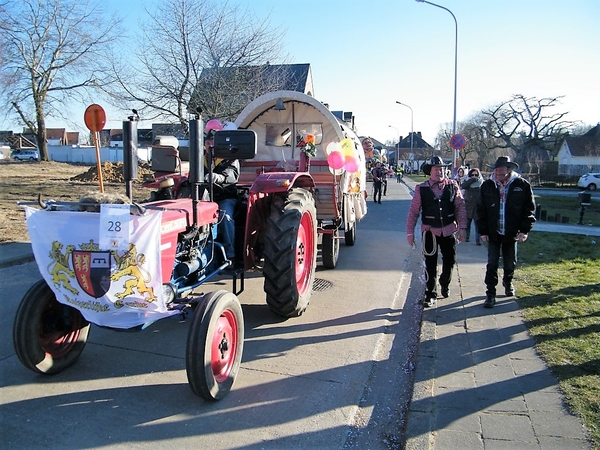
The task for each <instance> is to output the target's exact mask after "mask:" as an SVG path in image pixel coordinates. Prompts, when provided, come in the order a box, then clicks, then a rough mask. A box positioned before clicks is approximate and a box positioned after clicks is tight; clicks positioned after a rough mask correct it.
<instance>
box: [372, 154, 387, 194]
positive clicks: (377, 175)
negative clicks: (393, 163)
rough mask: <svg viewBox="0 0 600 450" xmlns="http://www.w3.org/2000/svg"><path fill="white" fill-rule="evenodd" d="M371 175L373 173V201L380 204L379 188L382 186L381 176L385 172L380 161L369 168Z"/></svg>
mask: <svg viewBox="0 0 600 450" xmlns="http://www.w3.org/2000/svg"><path fill="white" fill-rule="evenodd" d="M371 175H373V201H375V203H379V204H381V189H382V187H383V177H384V176H385V174H384V171H383V168H382V167H381V163H380V162H377V163H376V164H375V167H374V168H373V170H371Z"/></svg>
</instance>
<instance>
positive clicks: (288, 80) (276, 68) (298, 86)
mask: <svg viewBox="0 0 600 450" xmlns="http://www.w3.org/2000/svg"><path fill="white" fill-rule="evenodd" d="M278 72H279V73H281V72H285V73H286V76H285V78H284V80H285V83H284V85H283V86H282V87H281V88H280V89H279V90H282V91H297V92H304V93H306V94H309V95H313V93H312V92H306V90H307V88H308V89H309V90H311V91H312V86H309V84H310V77H309V76H310V64H275V65H268V66H267V68H266V70H265V75H267V76H271V75H275V74H277V73H278Z"/></svg>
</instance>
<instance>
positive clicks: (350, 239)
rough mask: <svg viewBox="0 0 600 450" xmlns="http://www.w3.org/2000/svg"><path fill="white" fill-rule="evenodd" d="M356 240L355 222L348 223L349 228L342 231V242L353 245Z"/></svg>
mask: <svg viewBox="0 0 600 450" xmlns="http://www.w3.org/2000/svg"><path fill="white" fill-rule="evenodd" d="M355 241H356V222H353V223H352V224H350V228H349V229H348V230H346V231H345V232H344V242H345V243H346V245H347V246H348V247H351V246H353V245H354V242H355Z"/></svg>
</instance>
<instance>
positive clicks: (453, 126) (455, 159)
mask: <svg viewBox="0 0 600 450" xmlns="http://www.w3.org/2000/svg"><path fill="white" fill-rule="evenodd" d="M416 1H417V2H418V3H428V4H429V5H432V6H436V7H438V8H441V9H444V10H446V11H448V12H449V13H450V15H451V16H452V18H453V19H454V118H453V120H452V136H454V135H455V134H456V80H457V72H458V22H457V21H456V16H455V15H454V14H453V13H452V11H450V10H449V9H448V8H446V7H445V6H440V5H436V4H435V3H432V2H428V1H427V0H416ZM458 159H459V154H458V150H457V149H454V162H453V164H452V165H453V167H454V168H457V167H458Z"/></svg>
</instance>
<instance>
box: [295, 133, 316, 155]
mask: <svg viewBox="0 0 600 450" xmlns="http://www.w3.org/2000/svg"><path fill="white" fill-rule="evenodd" d="M298 147H299V148H300V150H301V151H303V152H304V153H305V154H306V155H307V156H310V157H311V158H314V157H315V156H317V146H316V145H315V135H314V134H307V135H305V136H304V139H302V140H301V141H300V142H299V143H298Z"/></svg>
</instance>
